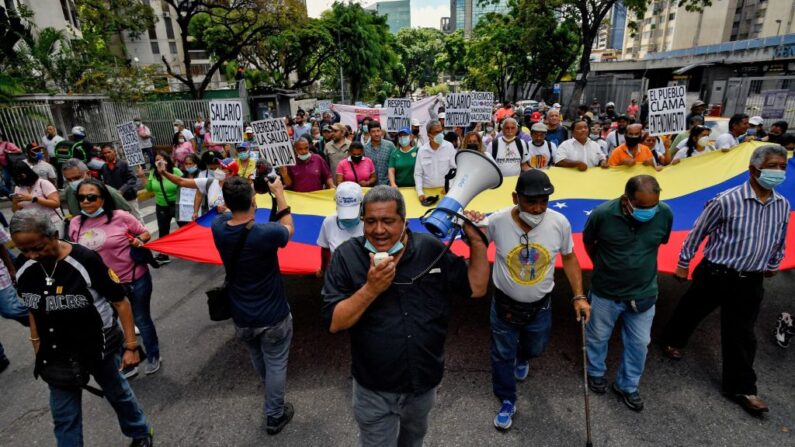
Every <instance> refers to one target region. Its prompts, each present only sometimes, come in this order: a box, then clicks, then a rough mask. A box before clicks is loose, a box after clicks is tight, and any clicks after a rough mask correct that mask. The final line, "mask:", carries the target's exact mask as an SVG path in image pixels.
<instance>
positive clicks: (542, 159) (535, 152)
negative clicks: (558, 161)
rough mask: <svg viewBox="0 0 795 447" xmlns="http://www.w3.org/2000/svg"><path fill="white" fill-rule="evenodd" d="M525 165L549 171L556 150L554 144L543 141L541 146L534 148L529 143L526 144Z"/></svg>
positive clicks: (531, 143) (533, 145) (534, 146)
mask: <svg viewBox="0 0 795 447" xmlns="http://www.w3.org/2000/svg"><path fill="white" fill-rule="evenodd" d="M527 148H528V154H527V163H528V164H530V167H531V168H534V169H549V167H550V166H551V165H552V155H553V154H554V153H555V151H556V150H558V147H557V146H556V145H555V143H553V142H551V141H546V140H544V143H543V144H542V145H541V146H536V145H535V144H533V142H532V141H531V142H530V143H528V144H527Z"/></svg>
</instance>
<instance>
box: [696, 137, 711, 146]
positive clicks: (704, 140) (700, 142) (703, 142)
mask: <svg viewBox="0 0 795 447" xmlns="http://www.w3.org/2000/svg"><path fill="white" fill-rule="evenodd" d="M696 144H698V145H699V146H701V147H707V146H708V145H709V137H701V138H699V139H698V142H697V143H696Z"/></svg>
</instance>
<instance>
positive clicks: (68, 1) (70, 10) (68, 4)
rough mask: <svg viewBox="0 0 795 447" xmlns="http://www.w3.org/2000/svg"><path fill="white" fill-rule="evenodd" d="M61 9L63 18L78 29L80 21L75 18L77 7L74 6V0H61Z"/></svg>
mask: <svg viewBox="0 0 795 447" xmlns="http://www.w3.org/2000/svg"><path fill="white" fill-rule="evenodd" d="M61 10H62V11H63V18H64V19H65V20H66V21H67V22H69V24H70V25H72V27H74V28H77V29H79V28H80V21H79V20H77V8H76V7H75V2H74V0H61Z"/></svg>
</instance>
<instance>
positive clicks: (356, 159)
mask: <svg viewBox="0 0 795 447" xmlns="http://www.w3.org/2000/svg"><path fill="white" fill-rule="evenodd" d="M351 161H352V162H354V163H359V162H360V161H362V156H361V155H351Z"/></svg>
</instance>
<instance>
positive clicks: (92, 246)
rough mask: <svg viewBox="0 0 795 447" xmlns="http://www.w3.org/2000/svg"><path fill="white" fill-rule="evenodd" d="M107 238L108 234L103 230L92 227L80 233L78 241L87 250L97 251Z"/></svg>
mask: <svg viewBox="0 0 795 447" xmlns="http://www.w3.org/2000/svg"><path fill="white" fill-rule="evenodd" d="M107 238H108V236H107V234H106V233H105V230H103V229H101V228H92V229H90V230H86V231H85V232H84V233H83V234H81V235H80V238H79V239H78V243H79V244H80V245H82V246H84V247H86V248H88V249H89V250H92V251H97V250H99V249H100V248H102V246H103V245H104V244H105V240H107Z"/></svg>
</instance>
